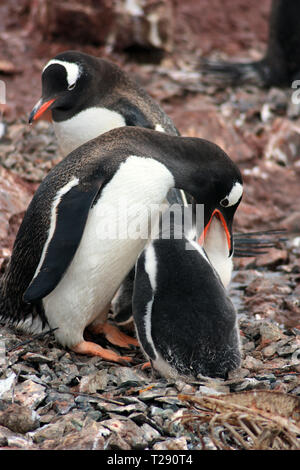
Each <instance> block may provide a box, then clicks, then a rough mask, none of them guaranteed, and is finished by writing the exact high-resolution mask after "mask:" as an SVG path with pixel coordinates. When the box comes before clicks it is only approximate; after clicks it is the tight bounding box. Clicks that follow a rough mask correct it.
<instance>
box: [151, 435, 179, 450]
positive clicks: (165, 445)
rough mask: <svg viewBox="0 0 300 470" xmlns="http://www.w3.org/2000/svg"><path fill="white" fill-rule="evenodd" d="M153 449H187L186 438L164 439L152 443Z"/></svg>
mask: <svg viewBox="0 0 300 470" xmlns="http://www.w3.org/2000/svg"><path fill="white" fill-rule="evenodd" d="M153 450H188V446H187V440H186V438H185V437H178V438H176V439H166V440H165V441H163V442H157V443H156V444H154V446H153Z"/></svg>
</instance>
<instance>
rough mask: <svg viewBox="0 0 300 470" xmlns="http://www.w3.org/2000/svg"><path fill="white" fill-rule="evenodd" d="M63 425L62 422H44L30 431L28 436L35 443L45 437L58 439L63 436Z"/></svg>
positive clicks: (43, 439)
mask: <svg viewBox="0 0 300 470" xmlns="http://www.w3.org/2000/svg"><path fill="white" fill-rule="evenodd" d="M64 429H65V426H64V424H63V422H61V421H59V422H56V423H50V424H46V425H45V426H43V427H42V428H40V429H38V430H37V431H35V432H33V433H30V436H31V438H32V440H33V442H35V443H36V444H39V443H41V442H43V441H45V440H46V439H54V440H55V439H60V438H61V437H62V436H63V433H64Z"/></svg>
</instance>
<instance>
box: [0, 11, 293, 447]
mask: <svg viewBox="0 0 300 470" xmlns="http://www.w3.org/2000/svg"><path fill="white" fill-rule="evenodd" d="M204 3H205V2H204ZM237 3H239V2H237ZM240 3H242V2H240ZM268 3H269V2H261V7H260V8H262V10H263V11H266V7H267V6H268ZM184 4H185V9H183V10H184V11H183V13H184V14H185V18H186V17H187V16H188V14H189V13H190V10H188V5H189V4H190V3H189V2H184ZM238 12H239V15H240V18H241V17H242V10H238ZM211 15H212V13H211ZM251 18H252V17H251ZM211 21H212V19H211ZM261 21H262V20H261ZM208 24H211V22H210V21H208ZM224 24H225V26H226V24H227V23H226V22H225V23H224ZM224 24H223V29H222V28H221V29H222V31H221V32H222V33H223V37H224V34H225V37H226V27H225V26H224ZM229 27H230V22H229V25H228V27H227V34H228V29H229ZM203 28H204V26H203ZM251 28H254V31H253V30H252V29H251V31H252V36H251V35H250V32H249V30H248V32H247V28H241V30H240V31H235V37H234V42H233V43H230V42H229V43H228V42H227V43H226V45H225V46H224V47H223V54H224V55H226V53H227V54H230V53H232V52H233V53H234V54H239V53H240V54H241V52H243V55H244V56H246V55H247V54H246V52H247V51H248V50H249V49H247V48H249V47H250V46H249V43H251V49H250V53H249V54H248V56H249V55H251V57H252V58H253V57H255V55H256V56H259V53H260V52H261V50H262V48H263V40H264V39H265V36H264V35H262V36H260V35H259V34H258V30H259V31H266V24H265V23H263V24H262V28H260V27H259V25H258V26H257V30H256V31H255V22H251ZM264 28H265V29H264ZM204 29H205V28H204ZM24 31H25V29H24V30H21V31H20V32H19V34H16V31H15V29H14V27H13V26H10V27H8V28H7V29H6V31H5V32H3V31H0V50H1V51H2V56H3V61H2V68H3V67H4V65H5V66H6V69H5V70H6V72H5V74H4V73H2V75H1V76H0V79H2V80H5V82H6V85H7V89H8V106H7V109H6V111H5V114H4V119H3V121H4V123H5V130H4V132H3V136H2V138H1V140H0V164H1V166H0V208H1V213H0V258H1V259H0V262H1V263H2V268H1V269H2V271H3V270H4V269H5V264H6V262H7V260H8V259H9V256H10V253H11V249H12V243H13V240H14V237H15V234H16V231H17V229H18V226H19V224H20V221H21V220H22V217H23V214H24V211H25V209H26V207H27V205H28V203H29V201H30V199H31V197H32V194H33V193H34V191H35V189H36V187H37V186H38V184H39V183H40V181H41V180H42V179H43V177H44V176H45V175H46V174H47V172H48V171H49V170H50V169H51V167H52V166H54V165H55V164H56V163H57V162H58V161H59V160H60V158H61V157H60V154H59V150H58V149H57V145H56V141H55V138H54V134H53V130H52V128H51V124H49V123H47V122H42V121H41V122H39V123H38V124H37V125H35V126H29V125H28V124H27V115H28V113H29V112H30V110H31V107H32V106H33V105H34V104H35V102H36V101H37V99H38V98H39V93H40V85H39V73H40V69H41V67H42V64H43V63H45V62H46V61H47V60H48V59H49V58H50V57H52V56H53V55H55V54H56V53H57V52H58V51H60V50H64V49H68V48H70V44H66V43H64V44H62V43H59V42H54V43H51V44H43V43H41V44H40V45H39V47H34V46H33V39H32V38H31V37H30V36H29V37H28V35H26V34H25V32H24ZM209 31H212V29H210V30H206V31H205V39H206V42H203V48H202V49H201V47H200V46H199V43H197V44H196V43H195V41H194V42H192V43H191V42H188V43H184V42H182V41H181V42H180V46H179V47H178V50H176V53H173V54H172V55H169V56H167V57H166V58H165V59H164V60H163V61H162V62H161V63H160V64H156V65H153V64H147V65H146V64H137V63H136V62H135V61H133V60H132V57H128V55H124V54H116V53H111V54H110V55H108V53H107V51H105V50H104V49H103V50H102V49H100V50H99V48H98V49H96V48H91V47H86V48H85V50H87V51H88V52H91V53H98V54H102V52H103V55H108V56H109V57H110V58H111V59H112V60H115V61H116V62H118V63H119V64H120V65H122V66H123V67H124V68H126V70H128V72H130V73H131V74H132V75H134V76H135V77H136V78H138V80H139V81H140V83H142V85H143V86H144V87H145V88H146V89H147V90H148V92H149V93H150V94H152V96H153V97H154V98H155V99H157V100H158V101H159V102H160V103H161V105H162V106H163V107H164V109H165V110H166V112H167V113H168V114H169V115H170V116H171V117H172V118H173V119H174V122H175V124H176V126H177V127H178V128H179V129H180V131H181V133H182V134H183V135H189V136H198V137H204V138H207V139H210V140H212V141H214V142H216V143H217V144H219V145H220V146H221V147H223V148H224V150H225V151H226V152H227V153H228V154H229V155H230V156H231V157H232V158H233V159H234V161H235V162H237V163H238V165H239V167H240V169H241V171H242V174H243V178H244V183H245V195H244V198H243V202H242V203H241V205H240V208H239V209H238V213H237V216H236V220H235V227H234V229H235V232H246V231H258V230H271V229H273V230H274V229H285V230H286V231H285V232H284V234H280V235H276V234H274V235H268V237H266V238H270V237H271V239H272V240H273V242H275V247H274V248H271V249H269V250H268V253H267V254H265V255H260V256H257V257H252V258H243V259H241V258H236V259H235V272H234V276H233V280H232V284H231V287H230V295H231V297H232V299H233V301H234V303H235V305H236V308H237V310H238V314H239V324H240V330H241V337H242V345H243V355H244V358H243V364H242V367H241V369H239V370H238V371H235V372H234V373H232V374H231V375H230V377H229V378H228V380H226V381H223V380H212V379H207V378H199V380H197V381H196V380H182V379H178V380H177V381H173V382H171V381H169V382H168V381H166V380H164V379H162V378H161V377H159V376H157V375H155V374H153V372H150V371H147V370H145V371H142V370H141V365H142V363H143V361H144V359H143V357H142V355H141V352H140V351H139V350H137V349H133V350H132V351H131V352H130V353H129V354H130V355H132V357H133V358H134V361H133V365H132V366H131V367H125V366H120V365H115V364H113V363H108V362H104V361H102V360H101V359H99V358H88V357H84V356H80V355H76V354H75V353H72V352H70V351H66V350H64V349H63V348H61V347H60V346H59V345H58V344H57V343H56V342H55V340H54V337H53V336H52V335H51V334H47V335H46V336H44V337H39V338H32V337H30V336H27V335H25V334H22V333H20V332H17V331H15V330H13V329H12V328H9V327H4V326H3V327H1V330H0V448H1V449H113V450H117V449H126V450H129V449H157V450H161V449H180V450H183V449H186V450H188V449H190V450H191V449H299V448H300V440H299V435H300V421H299V401H300V398H299V397H300V378H299V377H300V300H299V298H300V263H299V260H300V184H299V178H300V111H299V106H298V105H297V104H296V103H293V100H292V92H293V91H294V90H292V89H277V88H273V89H271V90H260V89H257V88H255V87H253V86H244V87H237V88H232V87H230V86H227V84H223V83H217V82H214V81H212V80H211V79H208V78H207V77H203V76H201V73H200V72H199V69H198V67H197V63H198V62H197V59H198V57H199V56H201V54H203V53H210V52H212V53H213V52H214V50H215V49H220V48H221V49H222V44H225V42H223V43H222V41H221V39H220V36H219V35H216V36H213V35H212V32H211V33H209ZM180 32H181V34H183V32H186V24H185V23H182V24H181V28H179V33H180ZM190 33H191V36H192V35H193V34H194V35H195V28H191V30H190ZM256 33H257V34H256ZM209 34H211V35H209ZM193 37H194V36H193ZM227 37H229V36H227ZM212 38H214V39H215V43H214V41H213V39H212ZM179 39H180V38H179ZM4 42H5V44H6V46H5V47H4ZM191 44H193V46H191ZM230 44H231V45H230ZM72 46H73V47H72V48H75V46H76V45H75V46H74V44H73V45H72ZM77 48H78V46H77ZM245 48H246V52H245ZM12 49H13V51H12ZM24 57H25V60H24ZM129 59H130V60H129ZM9 64H10V69H9V68H8V65H9ZM0 69H1V61H0ZM7 71H8V72H7ZM2 72H3V70H2ZM29 77H30V80H29ZM98 340H99V341H102V343H101V344H105V343H103V339H102V338H98ZM121 352H122V353H124V350H123V351H121ZM126 354H127V351H126Z"/></svg>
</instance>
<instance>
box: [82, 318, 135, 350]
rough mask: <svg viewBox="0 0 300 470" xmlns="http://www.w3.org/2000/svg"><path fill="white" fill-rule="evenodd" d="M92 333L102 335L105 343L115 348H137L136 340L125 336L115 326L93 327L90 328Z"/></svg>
mask: <svg viewBox="0 0 300 470" xmlns="http://www.w3.org/2000/svg"><path fill="white" fill-rule="evenodd" d="M91 330H92V331H93V333H95V334H99V333H103V334H104V336H105V338H106V339H107V341H109V342H110V343H111V344H114V345H115V346H119V347H121V348H130V347H131V346H139V342H138V340H137V339H136V338H132V337H131V336H128V335H126V333H123V332H122V331H120V330H119V328H117V327H116V326H114V325H112V324H111V323H108V322H106V323H104V324H101V325H97V326H96V325H95V326H93V327H92V328H91Z"/></svg>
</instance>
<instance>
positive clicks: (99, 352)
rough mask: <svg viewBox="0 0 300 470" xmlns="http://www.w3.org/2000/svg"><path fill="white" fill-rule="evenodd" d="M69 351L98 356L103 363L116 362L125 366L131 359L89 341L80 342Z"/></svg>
mask: <svg viewBox="0 0 300 470" xmlns="http://www.w3.org/2000/svg"><path fill="white" fill-rule="evenodd" d="M70 349H72V351H74V352H75V353H78V354H87V355H89V356H100V357H102V359H104V360H105V361H112V362H118V363H120V364H126V363H128V362H131V361H132V358H131V357H128V356H119V355H118V354H117V353H115V352H113V351H110V350H109V349H105V348H102V347H101V346H100V345H99V344H96V343H93V342H91V341H81V342H80V343H78V344H76V345H75V346H73V347H72V348H70Z"/></svg>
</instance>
